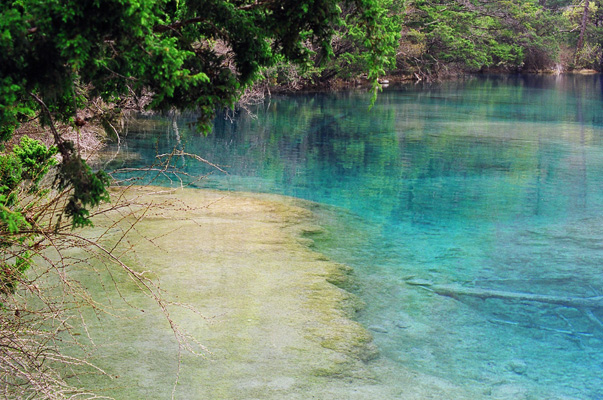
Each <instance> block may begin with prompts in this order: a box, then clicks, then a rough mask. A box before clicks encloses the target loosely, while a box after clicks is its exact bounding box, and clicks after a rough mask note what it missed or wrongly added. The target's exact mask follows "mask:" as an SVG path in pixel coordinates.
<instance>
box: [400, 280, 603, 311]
mask: <svg viewBox="0 0 603 400" xmlns="http://www.w3.org/2000/svg"><path fill="white" fill-rule="evenodd" d="M406 283H407V284H409V285H413V286H421V287H423V288H425V289H428V290H430V291H432V292H434V293H437V294H439V295H441V296H448V297H453V298H456V297H457V296H471V297H477V298H479V299H502V300H515V301H533V302H538V303H546V304H556V305H560V306H565V307H571V308H576V309H591V310H592V309H599V308H603V296H595V297H572V296H552V295H545V294H533V293H522V292H507V291H503V290H490V289H481V288H471V287H464V286H459V285H434V284H433V283H431V282H429V281H424V280H413V279H409V280H407V281H406Z"/></svg>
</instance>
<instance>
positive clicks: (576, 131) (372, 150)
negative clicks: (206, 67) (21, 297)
mask: <svg viewBox="0 0 603 400" xmlns="http://www.w3.org/2000/svg"><path fill="white" fill-rule="evenodd" d="M369 101H370V95H369V94H367V93H366V92H364V91H361V90H359V91H344V92H338V93H304V94H292V95H289V96H273V97H272V98H269V99H266V100H265V102H263V103H262V104H259V105H255V106H252V107H250V110H251V113H249V112H245V111H240V112H237V113H232V112H228V113H220V114H219V115H218V117H217V118H216V120H215V125H214V130H213V132H212V133H211V134H210V135H209V136H208V137H203V136H200V135H199V134H197V133H195V130H194V127H193V125H192V124H193V123H194V121H195V116H194V114H173V115H168V116H165V117H158V116H151V115H149V116H145V115H141V116H139V117H137V118H136V119H135V120H133V121H131V122H130V123H129V125H128V126H127V127H126V131H125V133H124V138H122V143H121V144H120V146H119V154H118V156H117V157H115V158H111V161H106V164H105V167H106V168H108V169H114V168H122V169H123V168H138V167H141V166H145V165H151V164H153V163H155V162H156V161H157V158H156V156H157V155H158V154H166V153H170V152H172V151H173V150H174V149H177V150H179V151H185V152H187V153H192V154H197V155H199V156H201V157H203V158H204V159H205V160H207V161H209V162H210V163H212V164H214V165H216V166H219V168H220V169H221V170H223V171H225V172H223V171H220V170H218V169H216V168H215V167H214V166H211V165H208V164H205V163H201V162H198V161H196V160H194V159H192V158H190V157H181V156H177V157H173V164H174V165H175V166H176V167H177V168H178V169H179V171H180V172H181V173H182V174H180V175H179V177H176V175H173V174H170V173H166V174H161V175H160V176H158V177H157V178H156V179H154V180H153V183H154V184H162V185H176V186H177V185H180V184H181V183H190V184H191V185H192V186H193V187H199V188H211V189H219V190H224V191H251V192H265V193H273V194H282V195H287V196H293V197H296V198H301V199H305V200H310V201H312V202H316V203H318V204H319V205H320V206H319V207H317V208H316V209H315V210H313V211H314V212H315V213H316V214H317V215H318V216H319V218H320V221H321V225H322V226H323V227H324V231H322V232H314V233H311V234H310V233H309V234H308V238H310V239H312V241H313V249H314V250H317V251H319V252H321V253H323V254H325V255H326V256H328V257H329V258H330V259H332V260H334V261H337V262H340V263H344V264H347V265H349V266H351V267H353V270H354V277H355V284H354V286H353V287H352V288H351V289H349V290H351V291H353V292H354V293H355V294H357V295H358V296H359V297H360V298H361V299H362V300H363V301H364V303H365V304H366V306H365V307H364V309H363V310H361V311H360V312H359V313H358V315H357V319H358V321H359V322H361V323H362V324H363V325H364V326H365V327H367V328H368V329H369V330H370V331H371V333H372V335H373V337H374V341H375V344H376V345H377V346H378V348H379V352H380V356H379V357H381V358H383V359H387V360H388V361H390V362H391V364H392V365H400V366H401V367H404V368H410V369H412V370H416V371H417V372H420V373H426V374H430V375H433V376H436V377H439V378H441V379H443V380H446V381H452V382H460V383H462V384H463V385H467V386H471V385H473V384H475V385H478V384H479V385H485V386H487V387H489V388H490V389H489V390H488V391H487V392H485V393H484V398H526V399H527V398H541V397H539V393H545V392H546V393H549V392H550V393H555V395H557V396H558V398H560V399H561V398H576V399H603V380H602V379H601V376H603V323H602V322H601V321H603V309H602V308H601V307H598V308H597V307H594V308H586V309H585V308H583V307H567V306H565V305H559V304H548V303H543V302H539V301H526V300H525V299H524V300H512V299H508V298H507V299H505V298H502V299H501V298H496V296H488V295H487V294H488V293H495V292H496V293H497V292H505V293H506V294H510V296H513V295H516V294H518V293H530V294H534V295H546V296H550V297H557V298H558V297H564V298H567V297H569V298H572V299H576V298H591V297H596V296H601V295H603V273H602V272H603V212H602V210H603V80H602V78H601V76H600V75H589V76H581V75H561V76H548V75H547V76H539V75H536V76H523V75H522V76H520V75H517V76H515V75H512V76H480V77H474V78H468V79H462V80H457V81H451V82H443V83H433V84H408V85H402V86H397V87H388V88H385V89H384V91H383V92H381V93H380V94H379V97H378V99H377V102H376V103H375V105H374V107H373V108H372V109H371V110H369V108H368V105H369ZM116 151H117V146H116V145H115V146H112V147H111V148H110V149H109V151H108V153H111V152H116ZM118 176H121V177H126V176H131V175H128V174H126V173H122V174H121V175H118ZM198 176H203V179H201V180H196V178H195V177H198ZM146 182H147V183H148V180H147V181H146ZM413 282H414V283H417V282H419V283H420V282H425V283H432V284H434V285H449V284H451V285H456V286H455V287H456V288H474V289H479V290H482V293H485V294H486V295H485V296H481V297H475V296H464V295H463V296H461V295H459V296H456V298H451V297H448V296H442V295H439V294H437V293H435V292H434V291H433V290H430V286H424V285H412V284H409V283H413ZM383 376H384V379H385V380H387V379H390V380H394V381H395V380H396V371H395V368H394V369H393V370H392V369H391V368H390V369H388V371H387V372H385V371H384V372H383ZM526 388H527V389H526Z"/></svg>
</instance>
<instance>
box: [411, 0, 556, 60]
mask: <svg viewBox="0 0 603 400" xmlns="http://www.w3.org/2000/svg"><path fill="white" fill-rule="evenodd" d="M404 12H405V34H406V35H405V36H404V38H403V39H404V40H405V41H408V42H410V43H411V44H413V45H414V48H415V50H414V54H409V55H407V57H406V58H404V55H405V54H404V52H403V57H402V59H401V60H400V62H401V63H402V64H407V65H417V64H420V65H417V66H418V67H421V68H427V69H437V68H438V67H439V66H440V64H441V63H444V64H456V65H458V66H460V67H461V68H462V69H468V70H480V69H482V68H486V67H496V68H522V67H523V68H531V69H536V68H538V67H541V66H542V65H532V64H543V63H548V62H550V61H551V60H553V59H554V58H556V54H557V52H558V46H557V40H556V35H557V34H558V27H559V24H558V23H557V22H558V21H557V20H555V21H553V20H554V18H555V17H554V16H553V14H552V13H551V12H549V11H548V10H545V9H543V8H542V7H541V6H540V5H539V4H538V3H536V2H534V1H520V0H504V1H502V0H496V1H493V2H487V3H484V2H479V1H474V0H472V1H468V2H447V1H439V0H412V1H410V2H408V3H406V8H405V11H404ZM407 47H409V46H407ZM536 53H538V54H539V56H538V57H539V59H538V60H536V59H535V58H534V55H535V54H536ZM543 57H544V59H542V60H540V59H541V58H543ZM536 61H537V62H536Z"/></svg>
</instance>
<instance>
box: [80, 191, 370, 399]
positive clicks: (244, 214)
mask: <svg viewBox="0 0 603 400" xmlns="http://www.w3.org/2000/svg"><path fill="white" fill-rule="evenodd" d="M115 192H116V193H115V194H116V195H117V193H118V192H117V190H116V191H115ZM126 197H127V198H136V200H135V201H132V203H133V204H149V203H152V204H153V206H151V207H150V208H148V209H146V208H145V206H141V205H138V206H134V207H135V208H136V207H137V208H138V209H139V212H138V213H134V214H132V216H130V217H128V218H126V219H125V220H124V221H122V222H121V223H124V224H126V225H127V224H130V223H132V222H134V219H135V218H137V216H140V215H141V214H142V213H143V212H144V217H143V218H142V219H141V220H140V221H139V222H138V223H137V224H136V225H135V229H132V230H131V231H130V232H129V233H128V235H127V237H126V239H125V240H122V242H121V244H120V246H121V247H124V249H129V248H130V247H131V250H128V251H127V252H126V253H125V255H124V256H122V260H123V261H124V262H125V263H126V264H128V265H130V266H131V267H133V268H135V269H137V270H145V271H148V273H149V274H151V275H152V276H153V278H154V279H156V280H157V281H158V282H159V284H160V286H161V288H162V289H163V290H165V292H166V293H167V295H166V297H167V298H170V299H174V301H177V302H179V303H186V304H189V305H191V306H192V307H194V308H195V309H196V310H197V311H198V313H199V314H201V315H199V314H195V313H193V312H191V311H190V310H188V309H187V308H183V307H177V306H176V307H173V308H172V309H171V318H173V319H174V321H175V322H176V323H178V324H179V325H181V326H182V327H183V328H184V329H186V330H187V331H188V332H190V333H191V335H192V336H193V337H195V338H196V339H198V340H199V342H200V343H202V344H203V346H205V347H206V349H207V351H206V352H204V354H202V355H201V357H197V356H193V355H190V354H183V355H182V358H181V367H180V371H178V365H177V364H178V361H177V358H178V347H177V342H176V341H175V339H174V336H173V333H172V332H171V329H170V327H169V324H168V322H167V320H166V317H165V316H164V315H163V314H162V312H161V310H160V309H159V307H158V306H157V305H156V304H153V302H152V301H151V300H150V299H148V298H146V297H145V296H143V295H142V294H141V293H139V292H138V290H137V289H136V288H135V285H133V284H132V283H130V282H128V281H127V280H125V279H121V278H119V280H120V282H119V283H120V287H121V289H120V290H121V293H122V294H123V296H124V297H125V299H126V300H127V302H128V303H129V304H131V305H132V308H131V309H128V308H127V307H126V311H125V312H123V313H122V315H123V316H125V319H119V318H112V317H111V316H109V315H102V316H101V317H100V319H98V320H91V321H89V322H88V327H89V330H90V331H91V332H92V339H93V340H94V341H95V343H96V344H97V345H98V346H99V348H100V350H99V351H98V353H99V354H102V357H100V356H99V357H98V359H96V360H94V361H95V362H96V363H97V364H98V365H99V366H100V367H101V368H103V369H104V370H105V371H107V372H108V374H109V375H111V376H117V378H114V379H113V380H112V381H111V382H110V383H109V386H112V387H113V386H115V387H116V388H115V389H111V390H108V392H107V394H108V395H111V396H114V397H116V398H119V399H128V398H129V399H140V398H145V399H152V398H156V399H164V398H169V396H170V393H171V391H172V387H173V382H174V381H175V379H176V377H177V376H178V374H179V382H178V386H177V389H176V397H177V398H238V399H241V398H272V397H274V398H282V396H283V395H285V394H287V396H289V394H290V393H295V392H298V391H299V393H303V392H304V391H305V389H306V388H307V386H308V385H312V380H313V379H325V377H326V378H328V377H334V376H336V377H345V376H349V377H369V376H370V374H369V372H368V370H367V368H366V366H365V364H364V361H366V360H367V359H369V358H371V357H374V355H375V350H374V348H373V346H372V345H371V336H370V334H369V333H368V331H366V330H365V329H364V328H363V327H362V326H361V325H360V324H358V323H357V322H355V321H353V320H352V319H351V317H352V315H351V313H353V312H354V310H355V309H356V308H357V307H358V304H357V303H358V300H357V298H355V297H354V296H353V295H351V294H350V293H348V292H346V291H345V290H343V289H341V288H339V287H337V286H335V285H333V284H332V283H329V281H337V282H342V281H344V279H345V276H346V273H347V269H346V268H345V267H344V266H341V265H339V264H336V263H333V262H330V261H328V260H326V259H325V257H324V256H322V255H321V254H318V253H315V252H312V251H311V250H310V249H309V248H308V246H307V241H308V240H307V239H305V240H304V239H303V238H302V234H303V233H304V232H311V231H314V230H315V229H316V227H315V226H313V225H312V213H311V212H310V211H308V210H307V209H304V208H302V207H300V206H298V205H295V204H294V200H293V199H285V198H278V200H277V198H276V197H272V196H258V195H240V194H233V193H224V192H213V191H199V190H177V191H173V190H165V189H158V188H154V189H153V188H130V189H128V191H127V192H126ZM122 212H123V211H122ZM104 218H105V217H102V218H99V219H97V220H96V221H95V223H96V225H97V228H95V230H98V231H100V230H101V229H105V228H106V227H107V226H108V225H109V224H111V222H109V221H110V220H111V218H108V219H107V220H104ZM111 232H112V234H113V235H115V237H114V238H111V237H108V236H105V237H104V238H103V240H104V241H105V242H106V243H110V242H112V241H115V240H116V238H117V237H118V236H119V235H120V232H121V229H117V228H113V229H112V231H111ZM119 252H120V247H118V250H117V253H119ZM79 279H80V280H84V281H85V280H87V279H90V278H84V277H81V278H79ZM85 283H86V284H87V286H88V287H89V290H91V291H92V292H94V291H95V290H99V291H100V290H101V289H100V288H99V286H100V285H95V284H94V277H93V278H92V280H90V281H88V282H85ZM103 286H104V287H105V288H107V287H108V285H106V284H105V285H103ZM95 288H98V289H95ZM105 290H106V289H103V290H102V294H101V293H100V292H99V293H96V294H95V293H92V294H93V296H94V295H99V294H100V296H109V300H110V301H111V302H112V303H118V302H119V301H120V299H119V298H118V296H119V294H118V293H117V292H116V293H113V294H111V293H110V292H107V291H105ZM111 297H114V298H111ZM139 309H142V310H144V313H141V312H140V311H139ZM84 382H85V383H86V384H90V385H94V386H96V385H97V384H99V382H102V383H103V384H106V383H107V382H106V379H105V378H101V379H99V380H98V382H96V378H95V379H93V380H92V381H91V382H87V381H86V378H84Z"/></svg>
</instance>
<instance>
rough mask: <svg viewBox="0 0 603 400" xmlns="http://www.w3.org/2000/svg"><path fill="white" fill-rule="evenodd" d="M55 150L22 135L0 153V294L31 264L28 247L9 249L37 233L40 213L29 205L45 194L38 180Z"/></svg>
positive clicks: (51, 163) (53, 162)
mask: <svg viewBox="0 0 603 400" xmlns="http://www.w3.org/2000/svg"><path fill="white" fill-rule="evenodd" d="M56 153H57V149H56V147H50V148H47V147H46V146H44V145H43V144H42V143H40V142H39V141H37V140H33V139H30V138H28V137H27V136H24V137H22V138H21V143H20V145H17V146H14V147H13V149H12V152H10V153H7V154H1V155H0V182H2V186H0V249H2V251H3V257H2V259H0V294H2V293H4V294H7V293H11V292H13V291H14V290H15V287H16V285H17V283H18V282H19V279H20V278H21V277H22V276H23V274H24V273H25V271H26V270H27V268H29V266H30V265H31V258H32V253H31V252H30V251H27V250H25V251H16V252H14V253H13V252H12V251H13V248H14V247H15V246H17V247H22V246H23V245H24V244H25V243H26V242H28V241H30V240H32V239H33V238H34V237H35V236H36V235H35V233H34V232H32V231H30V230H31V229H32V228H33V225H34V224H36V223H37V219H38V218H39V215H36V212H35V210H33V209H32V205H34V204H35V203H36V201H37V200H38V199H40V198H43V197H44V196H45V194H46V191H44V190H40V188H39V183H40V181H41V180H42V179H43V178H44V176H46V175H47V174H48V172H49V170H50V168H51V167H52V166H54V165H56V163H57V161H56V159H55V157H54V156H55V155H56ZM9 251H10V253H9ZM5 252H7V254H4V253H5ZM11 254H12V255H11Z"/></svg>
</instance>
